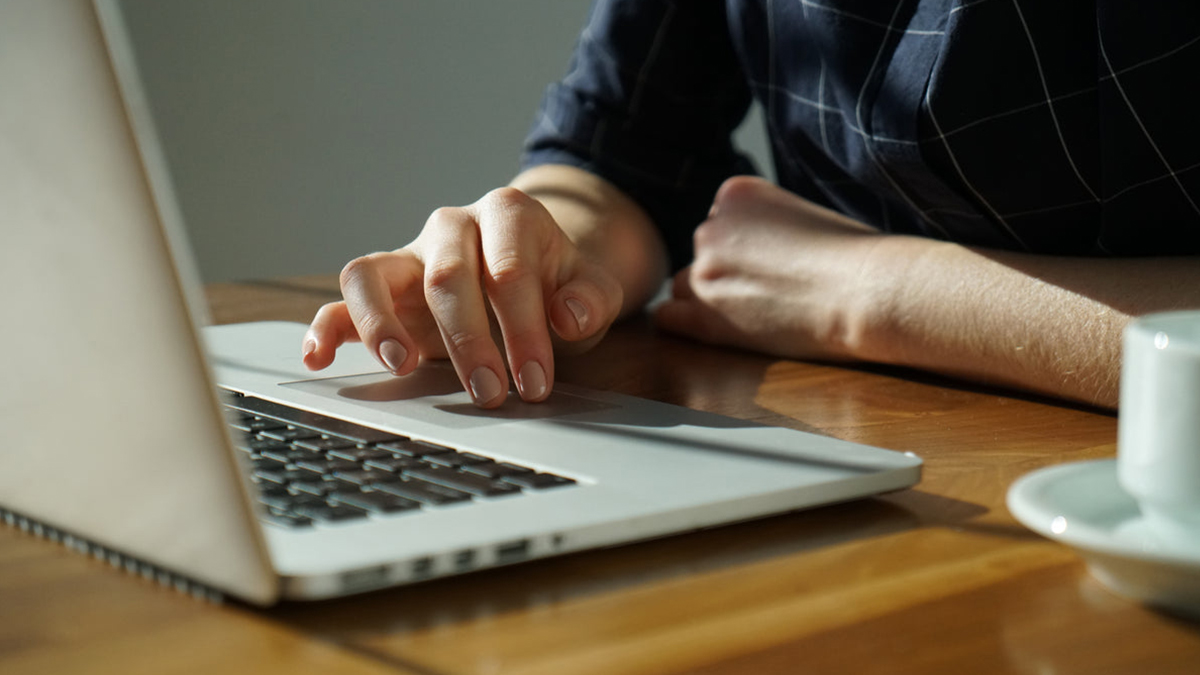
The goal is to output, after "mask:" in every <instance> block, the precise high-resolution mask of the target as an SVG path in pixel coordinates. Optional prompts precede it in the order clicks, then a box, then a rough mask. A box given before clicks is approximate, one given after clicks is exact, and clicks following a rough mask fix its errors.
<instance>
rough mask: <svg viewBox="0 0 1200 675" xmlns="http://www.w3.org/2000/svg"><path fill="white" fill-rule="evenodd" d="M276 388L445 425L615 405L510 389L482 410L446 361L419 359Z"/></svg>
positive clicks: (547, 415)
mask: <svg viewBox="0 0 1200 675" xmlns="http://www.w3.org/2000/svg"><path fill="white" fill-rule="evenodd" d="M280 386H283V387H289V388H293V389H298V390H301V391H305V392H309V393H313V394H319V395H321V396H325V397H327V398H331V399H334V400H338V401H341V402H343V403H350V404H353V405H357V406H362V407H366V408H371V409H373V410H379V411H382V412H387V413H392V414H398V415H404V416H406V417H412V418H415V419H419V420H422V421H426V422H433V423H436V424H444V425H450V426H457V427H463V426H484V425H488V424H496V423H503V422H511V421H516V420H529V419H551V418H558V417H565V416H568V415H580V414H585V413H592V412H597V411H600V410H606V409H609V408H615V407H617V406H615V405H613V404H611V403H607V402H604V401H597V400H594V399H590V398H584V397H582V396H576V395H574V394H566V393H563V392H559V391H555V392H552V393H551V394H550V397H549V398H548V399H547V400H545V401H543V402H541V403H525V402H524V401H522V400H521V398H520V396H518V395H517V393H516V392H515V391H510V392H509V396H508V400H506V401H505V402H504V405H502V406H500V407H499V408H496V409H493V410H483V409H481V408H479V407H477V406H476V405H475V404H474V403H472V402H471V397H470V396H469V395H468V394H467V393H466V392H465V391H463V388H462V384H461V383H459V381H458V376H457V375H456V374H455V372H454V369H453V368H452V367H451V366H450V365H449V364H445V363H439V362H431V363H424V364H422V365H421V366H420V367H418V368H417V369H416V370H415V371H414V372H412V373H411V374H409V375H405V376H403V377H396V376H395V375H392V374H391V373H386V372H379V373H367V374H364V375H349V376H344V377H330V378H322V379H313V380H300V381H296V382H286V383H283V384H281V385H280Z"/></svg>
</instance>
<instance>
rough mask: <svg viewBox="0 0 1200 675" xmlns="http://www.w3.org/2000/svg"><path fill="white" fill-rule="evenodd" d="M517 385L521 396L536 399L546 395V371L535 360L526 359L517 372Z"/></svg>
mask: <svg viewBox="0 0 1200 675" xmlns="http://www.w3.org/2000/svg"><path fill="white" fill-rule="evenodd" d="M517 386H518V387H519V388H520V389H521V397H522V398H524V399H526V400H531V401H537V400H540V399H541V398H542V397H543V396H545V395H546V371H545V370H543V369H542V364H540V363H538V362H537V361H526V362H525V365H523V366H521V370H520V372H518V373H517Z"/></svg>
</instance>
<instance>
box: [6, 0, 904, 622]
mask: <svg viewBox="0 0 1200 675" xmlns="http://www.w3.org/2000/svg"><path fill="white" fill-rule="evenodd" d="M0 92H3V95H2V96H0V228H2V239H0V292H2V293H3V294H4V302H3V304H2V305H0V310H2V311H3V312H4V324H3V325H4V329H3V331H0V354H3V365H0V517H3V519H4V520H6V521H7V522H8V523H9V524H12V525H17V526H20V527H22V528H24V529H27V530H30V531H34V532H36V533H40V534H43V535H45V536H49V537H51V538H54V539H57V540H60V541H63V542H64V543H66V544H68V545H71V546H73V547H75V548H78V549H80V550H82V551H85V552H88V553H91V554H93V555H98V556H102V557H105V558H108V559H110V560H111V561H113V562H115V563H117V564H119V565H122V566H124V567H127V568H129V569H131V570H134V571H137V572H139V573H142V574H145V575H147V576H151V577H154V578H157V579H159V580H162V581H165V582H168V583H172V584H176V585H179V586H181V587H184V588H189V589H193V590H198V591H199V592H205V593H210V592H211V593H219V594H230V595H232V596H235V597H237V598H241V599H244V600H246V601H249V602H252V603H256V604H270V603H273V602H275V601H277V600H279V599H282V598H289V599H316V598H327V597H333V596H338V595H344V594H350V593H357V592H362V591H367V590H371V589H375V588H381V587H386V586H391V585H397V584H405V583H410V582H414V581H420V580H423V579H430V578H436V577H443V576H447V575H453V574H458V573H463V572H469V571H474V570H479V569H485V568H489V567H495V566H499V565H506V564H511V563H517V562H521V561H525V560H530V559H536V558H543V557H547V556H553V555H559V554H564V553H570V552H575V551H581V550H585V549H589V548H593V547H598V546H611V545H616V544H621V543H625V542H629V541H635V540H639V539H646V538H650V537H659V536H664V535H668V534H672V533H678V532H684V531H688V530H693V529H697V528H702V527H710V526H713V525H717V524H721V523H728V522H734V521H739V520H744V519H749V518H756V517H761V516H766V515H770V514H775V513H781V512H786V511H791V510H796V509H802V508H808V507H813V506H817V505H822V504H828V503H832V502H839V501H845V500H850V499H856V498H861V497H865V496H869V495H872V494H877V493H880V492H886V491H891V490H897V489H901V488H905V487H908V486H911V485H913V484H915V483H916V482H917V481H918V479H919V477H920V469H921V461H920V460H919V459H918V458H916V457H914V456H912V455H908V454H900V453H896V452H891V451H886V450H881V449H877V448H870V447H866V446H862V445H856V444H853V443H848V442H843V441H839V440H835V439H830V438H825V437H821V436H816V435H811V434H806V433H802V432H798V431H794V430H789V429H781V428H774V427H767V426H761V425H756V424H753V423H749V422H743V421H740V420H735V419H731V418H726V417H721V416H717V415H712V414H706V413H701V412H697V411H693V410H689V409H685V408H680V407H675V406H670V405H665V404H661V403H657V402H653V401H648V400H643V399H638V398H632V397H629V396H624V395H619V394H614V393H610V392H602V391H593V390H587V389H583V388H579V387H572V386H569V385H566V384H559V385H557V387H556V390H555V392H556V393H555V394H554V395H553V396H552V398H551V399H550V400H549V401H548V402H546V403H544V404H538V405H530V404H523V403H520V402H519V401H517V400H515V397H514V398H513V399H511V400H510V401H509V403H506V404H505V405H504V406H503V407H502V408H500V409H499V410H496V411H483V410H479V409H477V408H475V407H474V406H473V405H471V403H470V401H469V399H468V398H467V396H466V395H465V394H464V393H462V392H461V391H460V390H459V389H460V388H459V384H458V381H457V379H456V378H455V377H454V375H453V372H452V371H451V370H450V369H449V367H448V366H445V365H441V364H438V363H430V364H426V365H424V366H422V367H421V369H420V370H419V371H418V372H417V373H415V374H414V375H411V376H408V377H405V378H395V377H393V376H391V375H389V374H387V373H383V372H381V370H380V368H379V367H378V366H377V364H376V363H375V362H374V361H373V360H372V359H371V358H369V357H368V355H367V354H366V352H365V350H362V349H361V348H355V347H353V346H352V347H347V348H343V349H342V351H341V353H340V354H339V356H338V360H337V363H336V365H334V366H333V368H331V369H330V370H329V371H328V372H324V373H322V374H321V376H320V377H317V378H314V377H313V374H312V373H309V372H308V371H306V370H305V369H304V368H303V366H302V365H301V363H300V360H299V354H300V348H299V345H300V338H301V335H302V334H303V331H304V326H302V325H299V324H288V323H256V324H241V325H232V326H222V327H210V328H202V329H200V328H197V326H203V325H204V323H205V320H204V315H203V314H204V312H203V309H202V307H203V302H202V297H201V296H200V291H199V287H198V285H197V284H196V283H195V276H194V273H193V269H192V264H191V260H190V258H189V257H188V254H187V252H186V247H185V246H184V239H183V237H182V234H181V222H180V217H179V213H178V211H177V208H176V205H175V202H174V200H173V198H172V195H171V189H170V185H169V182H168V180H167V173H166V171H165V167H164V164H163V158H162V156H161V152H160V148H159V146H158V144H157V142H156V140H155V136H154V132H153V128H152V125H151V124H150V119H149V116H148V112H147V108H146V105H145V101H144V100H143V97H142V93H141V91H140V89H139V84H138V78H137V74H136V69H135V67H134V62H133V60H132V57H131V53H130V51H129V47H128V43H127V40H126V37H125V32H124V29H123V26H122V22H121V17H120V14H119V12H118V11H117V8H116V6H115V4H114V3H110V2H99V3H96V4H93V3H91V2H86V1H84V0H54V1H49V2H48V1H46V0H9V1H7V2H3V3H0Z"/></svg>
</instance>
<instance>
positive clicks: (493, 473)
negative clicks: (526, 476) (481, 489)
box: [462, 460, 533, 479]
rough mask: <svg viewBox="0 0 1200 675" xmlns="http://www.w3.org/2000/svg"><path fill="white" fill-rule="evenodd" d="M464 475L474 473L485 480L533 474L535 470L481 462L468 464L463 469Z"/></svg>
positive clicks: (514, 465) (499, 463)
mask: <svg viewBox="0 0 1200 675" xmlns="http://www.w3.org/2000/svg"><path fill="white" fill-rule="evenodd" d="M462 470H463V472H464V473H473V474H476V475H479V476H483V477H485V478H493V479H495V478H503V477H504V476H511V475H514V474H519V473H533V469H530V468H528V467H524V466H517V465H516V464H505V463H501V462H493V461H490V460H489V461H487V462H480V463H478V464H467V465H465V466H463V467H462Z"/></svg>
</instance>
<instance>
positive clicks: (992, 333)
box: [855, 237, 1200, 408]
mask: <svg viewBox="0 0 1200 675" xmlns="http://www.w3.org/2000/svg"><path fill="white" fill-rule="evenodd" d="M883 239H884V240H883V241H882V242H880V246H879V247H878V248H877V249H876V251H875V252H874V255H873V256H872V257H871V263H872V264H873V265H876V266H877V269H878V270H879V271H880V274H879V278H880V279H893V280H896V283H894V284H892V285H891V286H890V287H888V288H887V289H886V290H884V289H885V286H884V285H883V284H879V285H876V286H875V289H876V292H877V293H878V294H879V296H880V298H881V302H880V304H879V306H880V307H883V308H885V309H884V310H883V311H882V312H880V313H879V314H878V315H876V316H875V317H874V318H872V319H870V320H867V321H865V323H866V324H867V325H866V327H864V328H863V329H862V331H861V333H860V339H859V340H858V343H857V344H856V345H855V347H856V350H857V351H858V352H859V356H861V357H862V358H864V359H867V360H872V361H880V362H886V363H893V364H898V365H906V366H913V367H917V368H923V369H927V370H933V371H937V372H942V373H946V374H950V375H955V376H961V377H966V378H970V379H974V380H981V381H986V382H994V383H997V384H1003V385H1007V386H1014V387H1019V388H1022V389H1027V390H1031V391H1036V392H1041V393H1045V394H1050V395H1053V396H1058V397H1063V398H1068V399H1072V400H1077V401H1082V402H1085V403H1089V404H1095V405H1100V406H1104V407H1110V408H1115V407H1116V405H1117V398H1118V377H1119V373H1120V356H1121V355H1120V344H1121V332H1122V330H1123V329H1124V327H1125V325H1126V324H1127V323H1128V322H1129V321H1130V319H1131V318H1132V317H1135V316H1138V315H1140V314H1145V313H1149V312H1155V311H1166V310H1171V309H1183V308H1196V307H1200V260H1196V259H1194V258H1193V259H1188V258H1153V259H1150V258H1145V259H1095V258H1062V257H1053V256H1040V255H1026V254H1019V253H1009V252H998V251H988V250H979V249H970V248H967V247H963V246H958V245H954V244H946V243H942V242H933V241H927V240H921V239H914V238H909V237H885V238H883Z"/></svg>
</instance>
